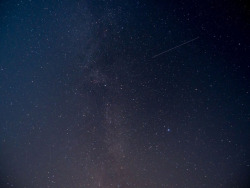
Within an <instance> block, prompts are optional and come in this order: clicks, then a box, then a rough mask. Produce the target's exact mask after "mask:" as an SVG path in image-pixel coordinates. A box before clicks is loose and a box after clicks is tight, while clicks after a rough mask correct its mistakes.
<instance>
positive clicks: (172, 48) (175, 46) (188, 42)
mask: <svg viewBox="0 0 250 188" xmlns="http://www.w3.org/2000/svg"><path fill="white" fill-rule="evenodd" d="M198 38H199V37H196V38H194V39H191V40H189V41H187V42H184V43H182V44H180V45H178V46H175V47H173V48H170V49H168V50H166V51H164V52H161V53H159V54H157V55H155V56H153V57H152V58H156V57H158V56H160V55H162V54H165V53H167V52H169V51H171V50H174V49H176V48H179V47H181V46H183V45H185V44H188V43H190V42H192V41H194V40H197V39H198Z"/></svg>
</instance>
